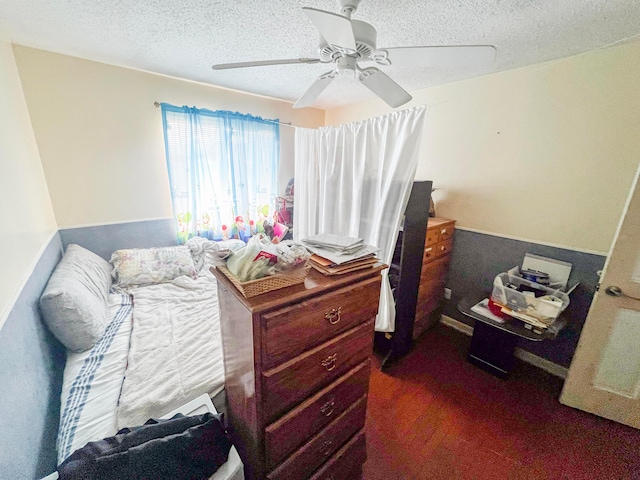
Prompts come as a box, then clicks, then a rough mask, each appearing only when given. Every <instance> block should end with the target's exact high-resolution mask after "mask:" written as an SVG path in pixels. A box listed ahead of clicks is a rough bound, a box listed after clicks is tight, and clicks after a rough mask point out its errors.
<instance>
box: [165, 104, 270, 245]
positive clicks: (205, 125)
mask: <svg viewBox="0 0 640 480" xmlns="http://www.w3.org/2000/svg"><path fill="white" fill-rule="evenodd" d="M161 107H162V121H163V126H164V139H165V151H166V155H167V169H168V171H169V182H170V187H171V200H172V204H173V214H174V217H175V219H176V228H177V234H178V242H179V243H184V242H186V241H187V240H188V239H189V238H191V237H193V236H196V235H198V236H202V237H206V238H208V239H210V240H223V239H227V238H240V239H242V240H245V241H246V240H248V239H249V237H250V236H251V235H253V234H254V233H256V232H261V231H264V229H263V222H264V220H265V219H267V218H269V217H270V215H271V214H272V212H273V208H274V201H275V196H276V192H277V175H278V163H279V158H280V129H279V125H278V123H277V121H274V120H264V119H262V118H260V117H254V116H252V115H243V114H240V113H233V112H226V111H211V110H204V109H198V108H190V107H175V106H173V105H168V104H165V103H163V104H161Z"/></svg>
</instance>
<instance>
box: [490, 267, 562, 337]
mask: <svg viewBox="0 0 640 480" xmlns="http://www.w3.org/2000/svg"><path fill="white" fill-rule="evenodd" d="M516 272H519V270H518V267H515V269H511V270H509V272H506V273H501V274H500V275H497V276H496V278H495V279H494V280H493V291H492V292H491V299H492V300H493V301H494V302H495V303H498V304H500V305H503V306H505V307H507V308H508V309H510V310H511V311H512V312H507V313H508V314H509V315H512V316H514V317H516V318H519V319H521V320H523V321H525V322H528V323H531V324H534V325H536V326H539V327H542V328H545V327H546V326H549V325H550V324H552V323H553V322H554V321H555V319H556V318H558V316H559V315H560V313H562V311H563V310H564V309H565V308H567V306H568V305H569V295H568V294H566V293H565V292H563V291H561V290H559V289H555V288H550V287H546V286H544V285H539V284H537V283H534V282H530V281H528V280H525V279H524V278H522V277H519V276H517V275H515V273H516ZM507 284H512V285H515V286H516V287H520V286H522V285H524V286H527V287H531V288H536V289H538V290H542V291H544V292H545V295H544V296H542V297H538V298H536V297H535V296H534V295H533V294H528V293H527V292H524V293H523V292H519V291H517V290H513V289H511V288H508V287H507V286H506V285H507ZM547 296H549V297H552V298H555V299H557V300H556V301H552V300H551V299H548V298H547Z"/></svg>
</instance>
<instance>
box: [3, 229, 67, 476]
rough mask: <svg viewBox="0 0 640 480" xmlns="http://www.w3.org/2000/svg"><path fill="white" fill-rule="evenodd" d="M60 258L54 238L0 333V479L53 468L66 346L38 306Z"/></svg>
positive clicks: (38, 473)
mask: <svg viewBox="0 0 640 480" xmlns="http://www.w3.org/2000/svg"><path fill="white" fill-rule="evenodd" d="M61 258H62V244H61V241H60V237H59V235H58V234H56V235H55V236H54V237H53V238H52V240H51V241H50V242H49V245H47V247H46V249H45V250H44V253H43V254H42V256H41V257H40V259H39V261H38V263H37V265H36V267H35V269H34V271H33V273H32V274H31V277H30V278H29V280H28V281H27V283H26V284H25V286H24V288H23V289H22V292H21V293H20V295H19V296H18V299H17V301H16V303H15V305H14V307H13V309H12V310H11V312H10V313H9V316H8V317H7V320H6V322H5V324H4V325H3V326H2V329H0V436H1V437H2V438H0V445H1V447H0V478H1V479H16V478H25V479H28V478H41V477H43V476H45V475H47V474H49V473H51V472H52V471H54V470H55V467H56V449H55V443H56V435H57V433H58V421H59V420H58V418H59V414H60V391H61V390H62V373H63V370H64V363H65V350H64V347H63V346H62V345H61V344H60V343H59V342H58V341H57V340H56V339H55V338H54V337H53V335H51V333H50V332H49V330H48V329H47V327H46V326H45V324H44V323H43V322H42V321H41V320H40V312H39V308H38V302H39V300H40V295H41V294H42V292H43V290H44V288H45V286H46V284H47V281H48V280H49V277H50V276H51V273H52V272H53V270H54V268H55V266H56V265H57V264H58V262H59V261H60V259H61Z"/></svg>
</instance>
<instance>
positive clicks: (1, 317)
mask: <svg viewBox="0 0 640 480" xmlns="http://www.w3.org/2000/svg"><path fill="white" fill-rule="evenodd" d="M57 234H58V229H55V230H54V231H53V232H51V234H50V235H49V236H48V237H47V239H46V240H45V242H44V243H43V244H42V246H41V247H40V250H38V253H37V255H36V256H35V257H34V258H33V260H32V261H31V264H30V265H29V268H28V269H27V270H26V271H25V273H24V275H23V276H22V279H21V280H20V283H19V284H18V286H17V287H16V289H15V291H14V292H13V295H12V296H11V299H10V300H9V303H7V305H6V306H5V308H4V309H3V310H2V311H1V312H0V328H2V327H3V326H4V323H5V322H6V321H7V318H9V314H10V313H11V311H12V310H13V307H15V305H16V302H17V301H18V298H20V295H21V294H22V290H23V289H24V286H25V285H26V284H27V282H28V281H29V279H30V278H31V275H33V272H34V271H35V269H36V266H37V265H38V262H40V259H41V258H42V255H44V252H45V251H46V250H47V248H48V247H49V244H50V243H51V241H52V240H53V239H54V237H55V236H56V235H57Z"/></svg>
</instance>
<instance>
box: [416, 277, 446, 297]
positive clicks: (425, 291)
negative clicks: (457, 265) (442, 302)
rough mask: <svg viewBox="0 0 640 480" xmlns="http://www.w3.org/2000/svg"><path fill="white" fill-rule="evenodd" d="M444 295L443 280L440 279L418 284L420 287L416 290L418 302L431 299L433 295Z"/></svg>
mask: <svg viewBox="0 0 640 480" xmlns="http://www.w3.org/2000/svg"><path fill="white" fill-rule="evenodd" d="M443 294H444V280H442V278H437V277H436V278H433V279H431V280H429V281H428V282H420V287H419V288H418V298H417V300H418V301H420V299H421V298H426V297H433V296H435V295H440V296H442V295H443Z"/></svg>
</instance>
